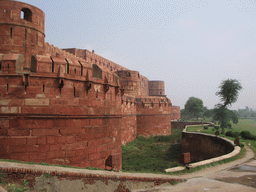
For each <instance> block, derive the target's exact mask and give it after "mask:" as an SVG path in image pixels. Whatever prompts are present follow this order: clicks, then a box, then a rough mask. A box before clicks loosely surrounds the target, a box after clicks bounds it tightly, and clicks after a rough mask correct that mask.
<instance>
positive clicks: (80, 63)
mask: <svg viewBox="0 0 256 192" xmlns="http://www.w3.org/2000/svg"><path fill="white" fill-rule="evenodd" d="M78 62H79V64H80V65H81V76H83V65H82V63H81V62H80V61H78Z"/></svg>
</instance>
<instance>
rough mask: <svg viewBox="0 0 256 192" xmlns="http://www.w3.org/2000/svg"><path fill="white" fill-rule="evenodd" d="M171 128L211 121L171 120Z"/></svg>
mask: <svg viewBox="0 0 256 192" xmlns="http://www.w3.org/2000/svg"><path fill="white" fill-rule="evenodd" d="M171 124H172V128H173V129H176V128H181V129H184V128H185V127H186V126H187V125H203V124H211V122H200V121H172V122H171Z"/></svg>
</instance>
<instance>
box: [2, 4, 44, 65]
mask: <svg viewBox="0 0 256 192" xmlns="http://www.w3.org/2000/svg"><path fill="white" fill-rule="evenodd" d="M44 21H45V14H44V12H43V11H42V10H40V9H39V8H37V7H34V6H32V5H29V4H26V3H22V2H18V1H11V0H0V31H1V34H0V36H1V41H0V53H3V54H23V55H24V56H25V63H24V69H26V68H28V69H29V68H30V63H31V58H32V57H33V56H34V55H38V54H39V55H42V54H43V53H44V42H45V41H44V38H45V34H44Z"/></svg>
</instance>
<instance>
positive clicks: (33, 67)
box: [31, 55, 37, 72]
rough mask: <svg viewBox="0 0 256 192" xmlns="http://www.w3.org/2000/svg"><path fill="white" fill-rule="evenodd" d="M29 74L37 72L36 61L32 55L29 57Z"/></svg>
mask: <svg viewBox="0 0 256 192" xmlns="http://www.w3.org/2000/svg"><path fill="white" fill-rule="evenodd" d="M31 72H37V60H36V57H35V56H34V55H32V56H31Z"/></svg>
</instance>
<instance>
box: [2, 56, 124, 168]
mask: <svg viewBox="0 0 256 192" xmlns="http://www.w3.org/2000/svg"><path fill="white" fill-rule="evenodd" d="M3 58H5V55H4V57H3ZM13 58H15V57H13ZM36 58H37V73H30V74H26V75H23V74H10V73H6V72H12V71H13V70H12V69H14V71H15V66H16V60H11V61H9V62H12V63H14V65H13V66H14V67H12V68H2V69H1V70H0V89H1V100H0V109H1V110H0V113H1V118H0V124H1V129H0V130H1V131H0V143H1V152H0V157H1V158H3V159H16V160H22V161H34V162H47V163H53V164H68V165H74V166H80V167H87V166H93V167H101V168H104V167H105V160H106V159H107V158H108V156H109V155H110V154H118V159H119V161H118V165H117V168H119V169H120V168H121V129H120V127H119V125H120V124H121V123H120V120H121V105H119V103H121V96H120V93H117V90H118V89H119V87H118V84H117V83H116V82H115V81H114V79H108V78H107V77H108V76H111V75H112V74H109V73H108V72H107V71H102V79H99V78H93V75H92V70H93V69H92V67H91V66H90V65H89V64H88V63H82V64H83V68H82V69H83V75H81V71H79V69H81V66H80V65H78V62H75V60H73V61H72V60H68V59H67V58H61V57H54V56H52V57H51V58H50V56H39V55H38V56H36ZM51 61H53V63H54V65H53V64H52V62H51ZM2 64H4V61H2ZM52 67H53V68H52ZM76 68H77V73H75V72H74V71H75V69H76ZM67 70H69V72H68V71H67ZM10 75H11V76H10Z"/></svg>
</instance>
